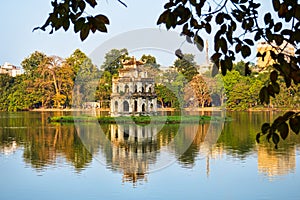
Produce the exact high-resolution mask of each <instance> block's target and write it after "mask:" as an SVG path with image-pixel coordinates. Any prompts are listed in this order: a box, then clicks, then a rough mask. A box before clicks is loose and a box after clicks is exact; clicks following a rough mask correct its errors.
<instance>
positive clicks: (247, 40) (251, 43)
mask: <svg viewBox="0 0 300 200" xmlns="http://www.w3.org/2000/svg"><path fill="white" fill-rule="evenodd" d="M244 42H246V43H247V44H249V45H250V46H253V45H254V42H253V41H252V40H250V39H244Z"/></svg>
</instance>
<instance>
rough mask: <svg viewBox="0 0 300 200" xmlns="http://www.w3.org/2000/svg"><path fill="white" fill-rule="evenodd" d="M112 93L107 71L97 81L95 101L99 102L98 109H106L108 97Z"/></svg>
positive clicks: (110, 77) (110, 79)
mask: <svg viewBox="0 0 300 200" xmlns="http://www.w3.org/2000/svg"><path fill="white" fill-rule="evenodd" d="M111 93H112V75H111V74H110V73H109V72H108V71H104V72H103V73H102V75H101V78H100V80H99V85H98V87H97V90H96V100H99V101H100V107H101V108H103V107H107V106H108V103H107V102H108V101H109V100H110V95H111Z"/></svg>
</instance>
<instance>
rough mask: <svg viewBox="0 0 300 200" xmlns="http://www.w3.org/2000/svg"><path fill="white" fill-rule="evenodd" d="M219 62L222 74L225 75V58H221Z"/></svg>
mask: <svg viewBox="0 0 300 200" xmlns="http://www.w3.org/2000/svg"><path fill="white" fill-rule="evenodd" d="M220 64H221V71H222V75H223V76H225V75H226V72H227V68H226V63H225V60H221V62H220Z"/></svg>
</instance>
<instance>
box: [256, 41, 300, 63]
mask: <svg viewBox="0 0 300 200" xmlns="http://www.w3.org/2000/svg"><path fill="white" fill-rule="evenodd" d="M284 47H285V48H284ZM282 48H284V51H283V53H284V54H286V55H290V56H294V55H295V48H294V46H293V45H291V44H289V43H287V42H283V43H282V45H280V46H277V45H276V44H272V45H270V44H269V43H267V42H259V43H258V45H257V53H260V54H263V53H266V56H265V57H264V59H262V57H258V58H257V63H256V65H257V66H258V68H260V69H263V68H265V67H267V66H270V65H273V64H274V62H275V61H274V60H273V59H272V58H271V55H270V51H274V52H275V53H278V50H279V49H282Z"/></svg>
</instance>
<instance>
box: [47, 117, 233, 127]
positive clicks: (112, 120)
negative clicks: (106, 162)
mask: <svg viewBox="0 0 300 200" xmlns="http://www.w3.org/2000/svg"><path fill="white" fill-rule="evenodd" d="M211 120H213V121H231V120H232V119H231V118H230V117H219V116H205V115H203V116H187V115H181V116H180V115H177V116H151V117H150V116H138V117H135V116H126V117H125V116H123V117H110V116H104V117H91V116H56V117H49V118H48V122H49V123H78V122H83V123H84V122H95V121H98V122H99V123H101V124H117V123H121V124H141V125H142V124H150V123H153V124H181V123H185V124H190V123H200V124H201V123H206V122H210V121H211Z"/></svg>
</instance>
